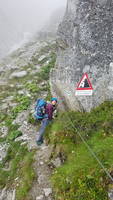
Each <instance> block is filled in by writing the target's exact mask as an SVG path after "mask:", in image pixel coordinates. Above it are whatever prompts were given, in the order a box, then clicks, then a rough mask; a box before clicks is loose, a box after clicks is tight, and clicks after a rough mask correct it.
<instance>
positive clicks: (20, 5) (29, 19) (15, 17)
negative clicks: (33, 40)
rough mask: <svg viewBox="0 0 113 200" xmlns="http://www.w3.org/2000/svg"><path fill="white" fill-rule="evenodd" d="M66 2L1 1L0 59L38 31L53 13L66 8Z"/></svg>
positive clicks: (57, 0)
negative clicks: (14, 46)
mask: <svg viewBox="0 0 113 200" xmlns="http://www.w3.org/2000/svg"><path fill="white" fill-rule="evenodd" d="M66 1H67V0H41V1H40V0H1V1H0V44H1V45H0V57H1V56H4V55H5V54H6V52H8V50H9V49H10V48H11V47H12V46H13V45H15V44H16V43H19V42H20V41H21V40H24V39H25V37H28V36H30V35H31V34H33V33H35V32H37V31H38V30H40V29H41V28H42V27H43V26H44V24H46V21H48V19H50V18H51V16H52V15H53V13H54V12H55V11H56V10H57V9H58V8H61V7H65V6H66Z"/></svg>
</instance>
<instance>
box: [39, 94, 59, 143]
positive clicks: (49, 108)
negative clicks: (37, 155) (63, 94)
mask: <svg viewBox="0 0 113 200" xmlns="http://www.w3.org/2000/svg"><path fill="white" fill-rule="evenodd" d="M56 107H57V98H55V97H53V98H52V99H51V103H47V105H46V107H45V115H44V118H43V119H42V121H41V127H40V129H39V132H38V136H37V139H36V143H37V145H38V146H40V145H41V144H42V143H43V135H44V132H45V129H46V127H47V125H48V124H49V123H50V122H51V121H52V119H53V113H54V112H55V111H56Z"/></svg>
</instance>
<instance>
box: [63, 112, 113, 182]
mask: <svg viewBox="0 0 113 200" xmlns="http://www.w3.org/2000/svg"><path fill="white" fill-rule="evenodd" d="M67 118H68V119H69V121H70V122H71V124H72V127H73V129H74V130H75V131H76V133H77V134H78V135H79V137H80V138H81V140H82V141H83V143H84V144H85V146H86V147H87V149H88V150H89V152H90V153H91V154H92V156H93V157H94V158H95V159H96V161H97V162H98V164H99V165H100V166H101V168H102V169H103V170H104V172H105V173H106V175H107V176H108V177H109V178H110V179H111V181H113V178H112V176H111V175H110V173H109V172H108V170H107V169H106V168H105V167H104V165H103V164H102V162H101V161H100V160H99V158H98V157H97V155H96V154H95V153H94V152H93V151H92V149H91V147H90V146H89V145H88V144H87V142H86V141H85V139H84V138H83V137H82V135H81V134H80V133H79V131H77V129H76V127H75V126H74V123H73V121H72V119H71V118H70V117H69V116H68V115H67Z"/></svg>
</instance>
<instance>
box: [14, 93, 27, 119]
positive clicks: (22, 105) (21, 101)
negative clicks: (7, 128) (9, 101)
mask: <svg viewBox="0 0 113 200" xmlns="http://www.w3.org/2000/svg"><path fill="white" fill-rule="evenodd" d="M15 101H16V102H18V105H17V106H16V107H15V108H13V109H12V111H11V114H12V117H13V119H15V118H16V117H17V115H18V113H20V112H22V111H23V110H27V108H28V107H29V106H30V104H31V100H30V97H27V96H23V95H18V96H17V97H16V99H15Z"/></svg>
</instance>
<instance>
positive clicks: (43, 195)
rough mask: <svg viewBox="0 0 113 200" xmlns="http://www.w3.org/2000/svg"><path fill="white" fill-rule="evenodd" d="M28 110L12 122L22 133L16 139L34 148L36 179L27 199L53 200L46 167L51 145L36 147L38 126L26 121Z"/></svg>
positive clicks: (30, 148)
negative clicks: (17, 125)
mask: <svg viewBox="0 0 113 200" xmlns="http://www.w3.org/2000/svg"><path fill="white" fill-rule="evenodd" d="M28 115H29V111H24V112H22V113H20V114H19V115H18V117H17V119H16V120H15V121H14V123H18V124H19V125H20V128H19V130H21V131H22V133H23V135H22V136H21V137H19V138H17V141H18V140H24V141H25V142H27V145H28V148H29V150H33V149H35V150H36V153H35V162H34V169H35V172H36V176H37V178H36V180H35V181H34V183H33V186H32V189H31V191H30V193H29V199H30V200H31V199H32V200H53V199H54V198H53V194H52V193H53V192H52V188H51V183H50V176H51V170H50V168H49V167H48V162H49V158H50V155H51V153H52V146H49V145H48V146H47V145H46V144H43V145H42V146H41V147H38V146H37V144H36V136H37V132H38V127H36V126H33V125H31V124H29V123H28V122H27V120H28Z"/></svg>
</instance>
